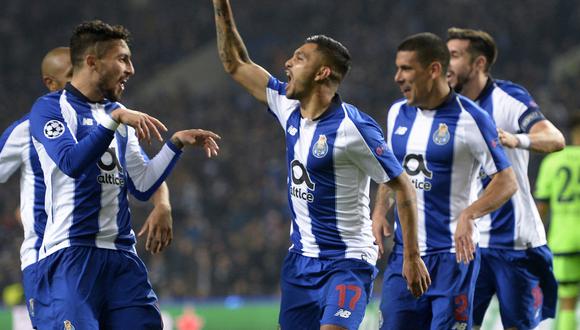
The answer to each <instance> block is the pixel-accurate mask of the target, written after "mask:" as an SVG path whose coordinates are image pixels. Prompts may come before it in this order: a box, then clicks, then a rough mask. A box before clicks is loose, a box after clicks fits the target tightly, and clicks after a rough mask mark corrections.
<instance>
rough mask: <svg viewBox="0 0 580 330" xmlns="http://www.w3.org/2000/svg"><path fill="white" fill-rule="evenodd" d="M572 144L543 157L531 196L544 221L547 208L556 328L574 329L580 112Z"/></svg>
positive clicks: (579, 263) (579, 286) (579, 262)
mask: <svg viewBox="0 0 580 330" xmlns="http://www.w3.org/2000/svg"><path fill="white" fill-rule="evenodd" d="M571 137H572V145H569V146H567V147H566V148H564V150H562V151H560V152H556V153H553V154H550V155H548V156H546V158H544V160H543V162H542V165H541V167H540V172H539V174H538V180H537V182H536V193H535V197H536V200H537V204H538V210H539V211H540V215H541V216H542V219H543V220H544V222H546V220H547V218H548V212H549V211H551V222H550V227H549V232H548V245H549V246H550V248H551V249H552V252H553V253H554V274H555V276H556V279H557V280H558V285H559V287H558V297H559V306H560V307H559V310H558V315H557V321H556V322H557V329H558V330H564V329H565V330H568V329H570V330H575V329H576V315H575V311H576V301H577V299H578V293H579V291H580V115H575V116H574V117H573V119H572V121H571Z"/></svg>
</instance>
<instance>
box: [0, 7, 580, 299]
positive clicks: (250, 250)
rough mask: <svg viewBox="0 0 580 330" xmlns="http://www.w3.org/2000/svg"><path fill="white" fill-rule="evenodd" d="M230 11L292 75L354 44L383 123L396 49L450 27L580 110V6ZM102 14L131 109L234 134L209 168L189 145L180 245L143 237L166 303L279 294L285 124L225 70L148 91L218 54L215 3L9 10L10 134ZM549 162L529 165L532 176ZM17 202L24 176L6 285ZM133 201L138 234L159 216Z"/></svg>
mask: <svg viewBox="0 0 580 330" xmlns="http://www.w3.org/2000/svg"><path fill="white" fill-rule="evenodd" d="M233 8H234V11H235V13H234V15H235V18H236V21H237V24H238V27H239V29H240V33H241V35H242V37H243V38H244V40H245V42H246V46H247V48H248V51H249V53H250V55H251V57H252V59H253V60H254V61H255V62H256V63H259V64H260V65H262V66H263V67H265V68H266V69H268V70H269V71H270V72H271V73H272V74H273V75H276V76H278V77H279V78H281V79H282V80H283V79H284V76H283V66H284V62H285V60H286V59H287V58H288V57H289V56H290V55H291V54H292V52H293V50H294V49H295V48H296V47H297V46H298V45H300V44H301V43H302V42H303V40H304V39H305V38H306V37H307V36H309V35H312V34H327V35H330V36H332V37H334V38H336V39H337V40H340V41H341V42H343V43H344V44H345V45H346V46H347V47H348V48H349V49H350V51H351V54H352V57H353V68H352V71H351V73H350V74H349V76H348V77H347V78H346V80H345V82H344V84H343V85H342V87H341V89H340V93H341V96H342V97H343V99H344V100H345V101H347V102H349V103H352V104H355V105H356V106H357V107H358V108H359V109H361V110H363V111H365V112H367V113H369V114H370V115H372V116H373V117H374V118H375V119H376V120H377V122H379V124H380V125H381V127H384V125H385V119H386V109H387V107H388V105H389V104H390V103H391V102H393V101H394V100H396V99H397V98H400V97H401V96H400V93H399V91H398V88H397V86H396V85H395V84H394V83H393V75H394V67H395V66H394V56H395V50H396V47H397V45H398V44H399V42H400V41H401V40H402V39H403V38H404V37H406V36H408V35H410V34H413V33H417V32H423V31H430V32H434V33H436V34H438V35H440V36H441V37H445V33H446V30H447V28H448V27H450V26H458V27H469V28H479V29H483V30H486V31H488V32H490V33H491V34H492V35H493V36H494V37H495V39H496V42H497V43H498V47H499V50H500V53H499V60H498V62H497V64H496V65H495V66H494V67H493V69H492V70H493V76H494V77H496V78H501V79H506V80H512V81H515V82H517V83H520V84H522V85H524V86H525V87H526V88H527V89H528V90H529V91H530V92H531V93H532V95H534V96H535V98H536V101H537V102H538V103H539V104H540V107H541V108H542V110H543V111H544V113H545V114H546V116H548V117H549V118H550V119H551V120H552V121H553V122H554V123H555V124H556V125H559V126H560V128H561V129H562V130H563V131H566V127H565V123H566V118H567V114H568V113H570V112H571V111H578V110H577V109H578V108H579V105H580V93H579V92H578V90H580V89H579V88H580V82H579V78H578V77H580V75H576V74H575V73H578V74H580V60H578V58H577V57H578V55H574V51H575V49H576V53H578V51H577V48H576V47H579V46H580V40H579V39H578V36H579V35H580V5H579V4H578V3H577V2H576V1H569V0H554V1H543V0H524V1H517V2H516V1H503V0H493V1H476V0H441V1H420V0H401V1H381V0H359V1H352V0H317V1H311V0H294V1H268V0H244V1H233ZM95 18H98V19H101V20H103V21H105V22H108V23H112V24H123V25H125V26H126V27H127V28H128V29H129V30H130V31H131V32H132V36H133V41H132V44H131V48H132V52H133V61H134V65H135V69H136V75H135V77H133V78H132V79H131V80H130V81H129V83H128V86H127V90H126V93H125V97H124V99H123V103H124V104H125V105H127V106H128V107H130V108H134V109H138V110H141V111H146V112H149V113H151V114H152V115H154V116H156V117H158V118H159V119H161V120H162V121H163V122H164V123H165V124H166V125H167V126H168V127H169V128H170V130H172V131H175V130H179V129H184V128H189V127H199V128H206V129H211V130H214V131H216V132H217V133H219V134H221V135H222V137H223V140H222V142H221V146H222V150H221V151H222V152H221V155H220V156H219V157H218V158H216V159H211V160H207V159H206V158H205V157H204V156H203V155H202V153H201V152H199V151H198V150H187V151H186V152H185V153H184V155H183V158H182V160H181V161H180V162H179V163H178V165H177V168H176V170H175V171H174V172H173V174H172V176H171V177H170V178H169V179H168V183H169V187H170V191H171V200H172V204H173V219H174V240H173V243H172V245H171V246H170V247H169V248H168V249H167V250H166V251H164V252H163V253H161V254H159V255H155V256H151V255H150V254H149V253H148V252H146V251H145V250H144V244H143V243H144V242H143V241H144V240H143V238H141V239H139V242H138V252H139V254H140V256H141V257H142V258H143V259H144V261H145V263H146V264H147V266H148V268H149V270H150V278H151V281H152V283H153V287H154V288H155V290H156V292H157V293H158V295H159V296H160V298H161V299H162V300H163V299H189V298H207V297H216V296H227V295H258V296H267V295H275V294H276V293H277V291H278V278H279V273H280V265H281V263H282V260H283V258H284V256H285V254H286V250H287V248H288V246H289V239H288V233H289V211H288V207H287V194H286V176H285V175H286V167H285V164H286V163H285V152H284V140H283V131H282V129H281V127H280V126H279V124H278V123H277V121H276V120H275V119H274V118H273V117H272V116H270V115H269V114H268V112H267V111H266V107H265V106H263V105H262V104H260V103H258V102H257V101H255V100H254V99H253V98H251V97H250V96H249V95H248V94H247V93H246V92H245V91H243V90H242V89H241V88H239V87H238V86H237V85H235V84H233V83H231V82H230V81H228V77H227V76H226V75H225V74H224V73H223V70H221V68H220V69H219V70H216V72H215V73H214V72H212V73H211V75H215V76H219V77H221V78H223V83H219V84H217V85H215V86H216V87H215V88H211V89H200V90H199V91H197V90H195V89H192V88H186V86H182V85H181V84H174V85H172V87H171V89H168V88H164V86H165V85H164V84H165V82H163V83H162V82H159V86H158V88H157V92H154V93H153V95H143V90H144V89H143V88H144V86H152V84H153V86H155V81H154V80H155V79H159V77H164V74H165V73H166V72H167V70H168V68H170V67H172V66H175V65H176V64H178V63H180V62H182V61H184V60H186V59H188V58H191V57H195V56H196V54H198V53H199V52H200V51H201V49H204V48H205V47H208V45H209V46H213V47H214V48H215V31H214V29H215V28H214V23H213V12H212V8H211V2H210V1H209V0H193V1H191V0H190V1H186V0H174V1H170V2H163V1H153V0H127V1H115V0H103V1H99V2H78V1H72V0H58V1H52V0H50V1H40V0H33V1H28V2H26V3H24V2H21V1H18V0H7V1H4V2H3V10H2V11H0V42H1V44H2V51H1V52H0V68H2V75H0V87H1V88H0V127H1V128H2V129H5V128H6V127H8V126H9V124H10V123H11V122H12V121H14V120H16V119H18V118H19V117H20V116H22V115H23V114H25V113H26V112H27V111H29V109H30V106H31V105H32V103H33V102H34V100H35V99H36V98H37V97H38V96H40V95H42V94H43V93H44V89H43V85H42V82H41V79H40V72H39V71H40V61H41V59H42V57H43V56H44V54H45V53H46V52H47V51H48V50H50V49H51V48H53V47H56V46H62V45H67V44H68V37H69V35H70V34H71V32H72V29H73V28H74V26H76V25H77V24H78V23H80V22H81V21H84V20H88V19H95ZM570 54H572V55H570ZM217 56H218V55H217V50H215V58H217ZM566 56H567V57H566ZM564 57H565V59H567V60H566V61H564V60H561V59H562V58H564ZM555 63H559V66H558V68H559V69H558V70H556V69H555V67H556V64H555ZM187 75H188V79H190V80H191V81H195V82H197V84H198V85H203V83H204V81H205V80H206V79H209V77H208V74H207V73H200V72H195V71H192V72H188V73H187ZM147 93H149V94H151V92H149V91H148V92H147ZM145 99H146V100H147V102H144V101H142V100H145ZM158 147H159V145H154V146H153V148H148V151H150V153H153V152H155V151H156V150H157V148H158ZM539 159H540V156H539V155H533V157H532V163H531V166H530V169H531V175H530V177H531V179H532V181H533V180H534V178H535V172H536V169H537V166H538V165H539V164H538V161H539ZM18 196H19V194H18V180H17V178H14V179H12V180H10V181H9V182H8V183H7V184H5V185H2V186H1V187H0V269H2V271H1V272H0V288H4V287H6V286H8V285H10V284H12V283H15V282H18V281H19V280H20V267H19V265H20V261H19V253H18V252H19V246H20V243H21V237H22V232H21V228H20V224H19V222H18V220H17V217H16V215H15V209H16V208H17V206H18V203H19V200H18ZM132 205H133V212H132V214H133V221H134V224H135V225H134V228H135V229H136V231H137V230H138V229H139V228H140V226H141V224H142V223H143V222H144V220H145V218H146V216H147V213H148V211H149V210H150V208H151V207H150V205H149V204H147V203H138V202H134V203H132ZM379 265H381V266H382V265H383V263H380V264H379Z"/></svg>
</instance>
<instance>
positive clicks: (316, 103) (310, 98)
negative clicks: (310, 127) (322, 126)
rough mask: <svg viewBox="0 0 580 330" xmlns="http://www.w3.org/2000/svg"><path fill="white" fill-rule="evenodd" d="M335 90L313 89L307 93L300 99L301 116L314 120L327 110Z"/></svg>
mask: <svg viewBox="0 0 580 330" xmlns="http://www.w3.org/2000/svg"><path fill="white" fill-rule="evenodd" d="M334 94H336V90H334V89H330V88H320V89H315V90H314V91H313V92H312V93H310V94H309V95H307V96H305V97H303V98H302V99H300V114H301V115H302V118H306V119H310V120H315V119H317V118H319V117H320V116H321V115H322V114H323V113H325V112H326V110H328V107H329V106H330V103H332V98H333V97H334Z"/></svg>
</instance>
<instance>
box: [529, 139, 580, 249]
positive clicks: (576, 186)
mask: <svg viewBox="0 0 580 330" xmlns="http://www.w3.org/2000/svg"><path fill="white" fill-rule="evenodd" d="M535 197H536V199H538V200H542V201H546V202H548V203H550V210H551V213H552V217H551V219H552V220H551V223H550V232H549V233H548V242H549V245H550V248H551V249H552V250H553V251H554V253H570V252H580V146H568V147H566V148H564V150H562V151H560V152H556V153H552V154H550V155H548V156H546V158H545V159H544V161H543V162H542V165H541V166H540V172H539V174H538V179H537V181H536V192H535Z"/></svg>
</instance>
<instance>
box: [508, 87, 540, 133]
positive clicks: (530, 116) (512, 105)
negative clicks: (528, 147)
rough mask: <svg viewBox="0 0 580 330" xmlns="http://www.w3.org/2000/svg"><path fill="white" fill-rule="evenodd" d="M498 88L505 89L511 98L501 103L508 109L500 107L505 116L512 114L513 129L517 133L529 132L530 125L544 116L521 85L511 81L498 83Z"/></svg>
mask: <svg viewBox="0 0 580 330" xmlns="http://www.w3.org/2000/svg"><path fill="white" fill-rule="evenodd" d="M499 86H500V88H501V89H502V90H503V91H505V92H506V93H507V94H508V95H509V96H510V97H511V100H505V101H504V102H503V104H504V105H505V106H506V107H509V109H501V110H502V112H503V114H504V115H506V116H513V117H512V118H513V119H512V120H510V121H511V122H513V124H512V125H513V126H514V128H515V129H514V130H513V131H515V132H517V133H529V132H530V129H531V128H532V126H534V125H535V124H536V123H537V122H540V121H542V120H544V119H546V117H545V116H544V114H543V113H542V111H541V110H540V107H539V106H538V104H537V103H536V102H535V101H534V99H533V98H532V95H530V93H529V92H528V91H527V90H526V89H525V88H524V87H522V86H520V85H517V84H513V83H505V82H504V83H500V85H499Z"/></svg>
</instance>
